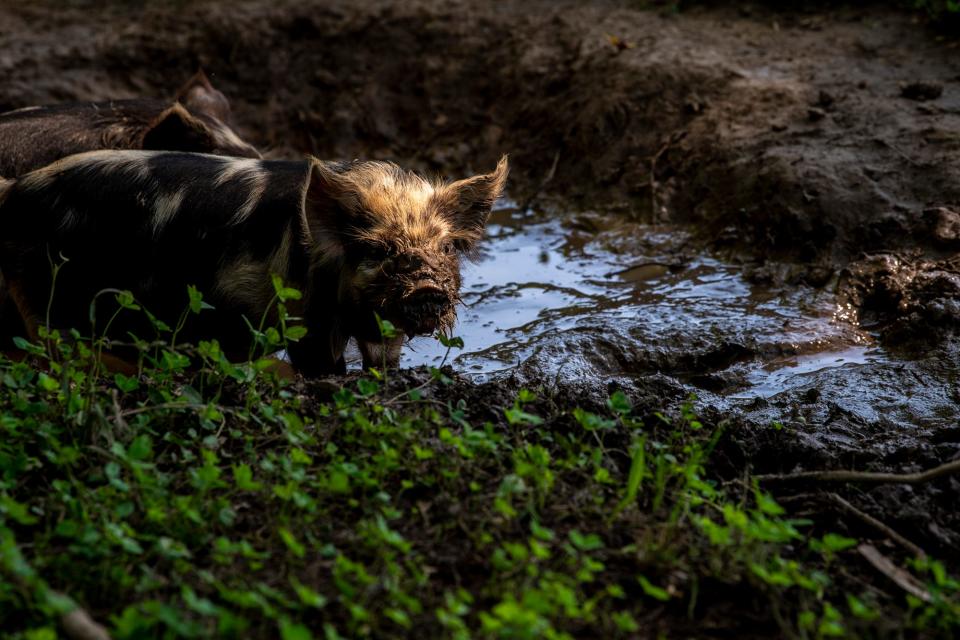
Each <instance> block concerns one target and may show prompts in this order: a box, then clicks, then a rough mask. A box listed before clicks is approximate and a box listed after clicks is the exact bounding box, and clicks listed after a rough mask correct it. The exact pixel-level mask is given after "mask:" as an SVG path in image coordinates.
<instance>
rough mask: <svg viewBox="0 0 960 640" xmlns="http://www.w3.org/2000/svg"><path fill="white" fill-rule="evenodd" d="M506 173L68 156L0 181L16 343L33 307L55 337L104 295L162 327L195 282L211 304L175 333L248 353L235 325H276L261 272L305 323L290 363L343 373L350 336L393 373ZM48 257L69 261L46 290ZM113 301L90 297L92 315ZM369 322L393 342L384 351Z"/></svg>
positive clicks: (468, 250) (445, 317)
mask: <svg viewBox="0 0 960 640" xmlns="http://www.w3.org/2000/svg"><path fill="white" fill-rule="evenodd" d="M506 179H507V160H506V157H504V158H503V159H502V160H501V161H500V163H499V164H498V165H497V167H496V169H495V170H494V171H493V172H491V173H488V174H483V175H478V176H474V177H472V178H467V179H464V180H459V181H456V182H452V183H444V182H437V181H431V180H426V179H424V178H422V177H420V176H418V175H416V174H413V173H411V172H408V171H405V170H403V169H401V168H399V167H397V166H396V165H393V164H390V163H386V162H359V161H358V162H350V163H328V162H321V161H319V160H317V159H315V158H309V159H307V160H304V161H265V160H247V159H238V158H225V157H216V156H211V155H201V154H192V153H174V152H146V151H139V152H138V151H98V152H91V153H86V154H80V155H76V156H70V157H67V158H64V159H63V160H60V161H59V162H56V163H54V164H52V165H50V166H48V167H45V168H43V169H40V170H38V171H34V172H31V173H28V174H26V175H24V176H22V177H21V178H19V179H18V180H16V181H9V182H6V183H4V185H3V186H0V201H2V204H0V271H2V274H3V277H4V278H5V279H6V281H7V283H8V286H9V288H10V292H11V297H12V298H13V300H14V301H15V302H16V305H17V308H18V310H19V313H20V315H21V317H22V318H23V320H24V321H25V324H26V327H27V329H28V333H30V334H31V337H34V336H35V335H36V332H37V327H38V326H39V325H40V323H41V322H45V321H46V318H47V317H48V314H49V318H50V323H51V325H52V326H53V327H55V328H59V329H67V328H77V329H79V330H80V331H81V332H82V333H84V334H88V335H89V334H91V333H96V332H98V331H100V330H102V329H103V327H102V324H98V325H96V326H94V327H91V326H90V320H89V317H90V315H89V310H90V303H91V300H92V299H94V297H95V296H96V295H97V293H98V292H100V291H102V290H104V289H106V288H115V289H122V290H129V291H131V292H133V294H134V296H135V297H136V298H137V300H138V301H139V302H140V303H141V304H142V305H144V306H145V307H146V308H147V309H149V310H150V311H151V312H152V313H153V314H155V315H156V316H157V317H159V318H161V319H162V320H164V321H166V322H167V323H168V324H170V325H171V326H173V325H174V324H175V323H176V320H177V318H178V316H179V314H180V313H181V312H182V311H183V309H184V308H185V307H186V305H187V302H188V299H187V287H188V285H195V286H196V287H197V288H198V289H200V290H201V291H202V292H203V293H204V294H205V296H206V300H207V301H208V302H210V303H211V304H212V305H213V307H214V308H213V309H212V310H209V311H205V312H203V313H201V314H200V315H198V316H195V317H193V318H192V319H191V323H189V324H188V325H187V326H185V327H184V329H183V331H182V332H181V334H180V337H181V340H186V341H194V342H195V341H197V340H199V339H209V338H217V339H218V340H219V341H220V344H221V345H222V347H223V349H224V351H225V352H226V353H227V355H228V356H229V357H231V358H235V359H236V358H243V357H245V356H246V354H247V352H248V348H249V345H250V339H251V336H250V331H249V327H248V324H247V321H249V322H250V323H252V324H253V325H254V326H257V325H258V324H259V323H260V320H261V318H265V319H266V322H267V323H268V324H269V323H274V322H276V321H277V318H276V316H275V311H276V307H275V305H274V304H273V303H274V296H275V292H274V287H273V284H272V276H273V275H274V274H275V275H279V276H280V277H281V278H282V279H283V281H284V282H286V283H287V284H288V285H289V286H292V287H295V288H297V289H299V290H301V291H302V292H303V297H302V299H300V300H291V301H290V302H289V303H288V307H289V311H290V313H291V314H292V315H294V316H298V317H300V318H302V319H303V324H304V326H305V328H306V330H307V331H306V335H305V336H303V337H302V338H301V339H300V340H299V341H297V342H294V343H291V344H290V345H289V349H288V350H289V354H290V357H291V361H292V363H293V366H294V368H295V369H297V370H299V371H300V372H301V373H303V374H305V375H320V374H326V373H335V372H339V371H343V370H344V368H345V366H344V358H343V353H344V349H345V347H346V344H347V341H348V340H349V339H350V338H351V337H352V338H355V339H356V340H357V343H358V344H359V346H360V350H361V352H362V354H363V359H364V364H365V366H368V367H369V366H380V365H382V364H383V363H384V362H386V364H387V365H389V366H396V365H397V364H398V363H399V359H400V349H401V346H402V343H403V340H404V337H405V336H415V335H424V334H432V333H434V332H437V331H445V330H448V329H449V328H450V327H451V326H452V325H453V323H454V321H455V319H456V306H457V304H458V302H459V299H460V266H461V260H462V259H463V258H465V257H468V256H470V255H471V254H472V253H473V252H475V251H476V247H477V243H478V242H479V241H480V239H481V238H482V236H483V233H484V227H485V225H486V221H487V218H488V216H489V214H490V210H491V207H492V205H493V203H494V201H495V200H496V198H497V197H498V196H499V195H500V193H501V191H502V190H503V188H504V184H505V182H506ZM50 256H63V257H65V258H67V259H68V260H69V261H68V262H66V263H64V264H63V266H62V268H61V269H60V270H59V272H58V273H57V278H56V286H55V287H54V283H53V280H52V276H51V269H50V262H49V261H50ZM51 294H52V295H51ZM48 304H49V308H48ZM115 308H116V307H115V306H114V307H113V308H110V300H109V296H100V297H99V298H98V303H97V307H96V314H95V318H109V317H111V315H112V313H113V311H114V310H115ZM377 315H379V316H380V318H383V319H386V320H389V321H390V322H391V323H393V324H394V325H395V326H396V327H397V328H398V329H399V334H400V335H398V336H396V337H394V338H391V339H390V340H388V341H386V342H384V340H383V339H382V337H381V334H380V330H379V326H378V323H377V320H376V316H377ZM245 318H246V319H247V321H245ZM111 322H112V324H111V331H110V335H111V336H113V337H118V338H126V337H127V336H128V335H129V334H130V333H132V334H134V335H137V336H141V337H151V336H152V331H151V327H150V324H148V323H147V322H146V318H145V317H144V315H143V314H140V313H128V312H123V313H121V314H120V315H119V316H117V318H116V319H115V320H112V321H111Z"/></svg>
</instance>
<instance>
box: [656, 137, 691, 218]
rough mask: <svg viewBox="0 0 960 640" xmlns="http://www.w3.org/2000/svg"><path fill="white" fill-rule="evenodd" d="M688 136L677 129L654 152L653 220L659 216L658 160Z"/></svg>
mask: <svg viewBox="0 0 960 640" xmlns="http://www.w3.org/2000/svg"><path fill="white" fill-rule="evenodd" d="M686 137H687V132H686V131H677V132H675V133H674V134H673V135H672V136H670V139H669V140H667V141H666V142H664V143H663V144H662V145H661V146H660V148H659V149H657V152H656V153H655V154H653V156H652V157H651V158H650V214H651V216H653V218H652V219H653V221H654V222H656V221H657V219H658V216H657V161H658V160H659V159H660V156H662V155H663V154H665V153H666V152H667V149H669V148H670V147H672V146H673V145H675V144H676V143H678V142H680V141H681V140H683V139H684V138H686Z"/></svg>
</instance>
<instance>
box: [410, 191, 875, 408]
mask: <svg viewBox="0 0 960 640" xmlns="http://www.w3.org/2000/svg"><path fill="white" fill-rule="evenodd" d="M687 244H688V236H687V234H686V232H684V231H683V230H682V229H679V228H670V227H654V226H645V225H639V224H635V223H630V222H625V221H622V220H619V219H610V218H608V217H603V216H591V215H583V214H578V215H568V216H562V215H561V216H557V215H555V214H554V215H551V216H550V217H543V216H538V215H536V214H533V213H530V212H524V211H519V210H517V209H516V208H509V207H508V208H503V209H500V210H498V211H496V212H495V213H494V216H493V219H492V220H491V224H490V226H489V228H488V239H487V241H486V244H485V247H484V254H483V257H482V258H481V259H480V260H479V261H478V262H477V263H476V264H468V265H465V267H464V287H463V291H464V296H463V298H464V303H465V307H464V308H463V309H461V311H460V320H459V323H458V326H457V328H456V331H455V333H456V335H458V336H460V337H461V338H462V339H463V341H464V344H465V348H464V349H463V350H462V351H460V350H456V349H455V350H453V351H452V352H451V353H449V354H447V353H446V351H447V350H446V349H445V348H444V347H442V346H441V345H440V344H439V343H437V342H436V341H434V340H432V339H429V338H421V339H417V340H414V341H413V342H412V343H411V344H410V345H409V346H408V347H407V348H406V349H405V351H404V357H403V364H404V365H405V366H415V365H421V364H428V365H438V364H440V363H441V362H443V361H444V358H445V357H446V362H449V363H452V364H453V365H454V366H456V368H457V369H458V370H460V371H463V372H466V373H468V374H471V375H473V376H474V377H476V378H478V379H487V378H490V377H493V376H496V375H498V374H503V373H507V372H510V371H511V370H512V369H514V368H515V367H517V366H518V365H521V364H523V365H524V366H525V367H527V368H528V370H529V368H531V367H532V368H533V370H534V371H539V372H540V373H541V374H542V375H543V376H545V377H546V378H549V377H552V376H555V375H560V374H562V373H567V374H574V375H591V374H592V375H597V374H599V375H631V374H649V373H658V372H659V373H664V374H667V375H672V376H675V377H677V378H679V379H682V380H683V381H685V382H688V383H690V384H692V385H694V386H697V387H703V388H705V389H708V390H710V391H713V392H717V393H720V394H723V395H727V396H729V397H730V398H731V399H736V398H749V397H757V396H760V397H768V396H772V395H775V394H777V393H779V392H781V391H784V390H787V389H790V388H793V387H797V386H800V385H802V384H804V383H805V382H806V381H807V380H808V379H809V378H810V377H811V376H813V375H815V374H816V373H817V372H820V371H822V370H825V369H830V368H838V367H857V366H861V365H864V364H867V363H870V362H878V361H883V360H884V359H885V358H886V355H885V354H884V353H883V352H882V350H880V349H879V348H878V347H877V346H876V345H875V344H874V341H873V339H872V338H871V336H869V335H868V334H866V333H864V332H862V331H860V330H858V329H856V328H854V327H853V326H851V325H850V324H849V323H847V322H845V321H843V320H842V319H838V318H837V314H836V312H837V309H836V303H835V300H834V298H833V296H832V295H831V294H829V293H823V292H818V291H815V290H813V289H807V288H798V289H792V290H789V291H782V290H773V289H767V288H764V287H760V286H757V285H754V284H751V283H749V282H747V281H746V280H745V279H744V278H743V276H742V269H741V268H740V267H739V266H738V265H734V264H728V263H724V262H722V261H720V260H718V259H716V258H714V257H711V256H710V255H707V254H705V253H703V252H698V251H695V250H692V249H688V248H687Z"/></svg>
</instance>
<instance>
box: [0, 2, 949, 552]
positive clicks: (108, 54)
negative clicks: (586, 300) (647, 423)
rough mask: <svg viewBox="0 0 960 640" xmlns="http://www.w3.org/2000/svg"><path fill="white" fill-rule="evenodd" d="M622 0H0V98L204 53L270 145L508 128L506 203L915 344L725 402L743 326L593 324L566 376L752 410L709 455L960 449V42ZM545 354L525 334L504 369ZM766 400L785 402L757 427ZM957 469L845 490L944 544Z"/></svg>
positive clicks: (436, 152)
mask: <svg viewBox="0 0 960 640" xmlns="http://www.w3.org/2000/svg"><path fill="white" fill-rule="evenodd" d="M635 4H636V3H632V2H626V1H624V2H612V1H610V2H608V1H603V0H597V1H595V2H590V3H577V2H572V1H571V2H567V1H551V0H531V1H520V0H505V1H503V2H496V3H478V2H465V1H455V2H441V1H440V0H421V1H410V2H406V1H405V2H397V1H393V0H364V1H361V2H349V1H347V0H332V1H330V2H323V3H319V2H293V1H290V0H272V1H269V2H268V1H264V0H244V1H241V2H235V3H216V2H200V3H182V4H180V3H178V4H175V5H170V4H166V3H164V4H161V3H149V2H143V3H140V2H138V3H123V2H116V3H108V4H104V3H94V2H83V1H80V2H72V3H70V4H67V5H63V4H61V3H49V4H48V3H43V2H40V3H30V4H25V3H13V2H4V3H2V4H0V74H2V77H3V81H2V82H0V110H6V109H13V108H18V107H23V106H30V105H34V104H44V103H50V102H60V101H67V100H104V99H109V98H124V97H139V96H145V95H150V96H164V95H168V94H169V93H170V92H171V91H173V90H174V89H175V88H176V87H177V86H179V85H180V84H181V83H182V82H183V80H184V79H185V78H187V77H189V75H190V74H192V73H193V71H195V69H196V68H197V67H198V66H202V67H203V68H204V69H205V70H206V71H207V72H208V74H209V75H210V76H211V77H212V78H213V81H214V83H215V84H216V85H217V86H218V88H220V89H221V90H223V91H224V92H225V93H226V94H227V95H228V96H229V98H230V99H231V101H232V104H233V107H234V116H235V119H236V124H237V126H238V129H239V130H240V131H241V132H242V133H243V134H244V135H245V136H246V137H247V138H248V139H249V140H250V141H251V142H253V143H254V144H256V145H258V146H259V147H261V148H263V149H265V150H267V155H268V156H271V157H296V156H298V155H300V154H302V153H312V154H315V155H317V156H319V157H321V158H353V157H364V158H388V159H394V160H397V161H398V162H401V163H402V164H404V165H405V166H409V167H412V168H415V169H419V170H421V171H427V172H441V173H444V174H447V175H455V174H462V173H464V172H467V171H479V170H484V169H488V168H490V167H492V166H493V164H494V163H495V161H496V159H497V158H498V157H499V156H500V154H502V153H510V154H511V157H512V164H513V172H512V182H511V186H510V191H511V194H510V195H511V196H512V198H513V199H514V200H516V201H517V202H519V203H524V204H532V205H533V207H534V208H545V209H550V208H551V207H564V208H570V207H572V208H576V209H581V210H587V211H597V212H602V213H605V214H610V215H614V216H619V217H624V218H629V219H632V220H636V221H643V222H650V223H670V224H683V225H690V227H689V228H690V229H691V231H692V232H693V237H694V238H695V242H696V243H698V244H699V245H702V246H708V247H710V248H711V249H713V250H717V251H720V252H722V253H724V254H726V255H732V256H736V259H737V260H740V261H742V262H743V263H744V264H745V266H746V272H747V273H748V274H750V277H751V278H752V279H754V280H756V281H768V282H774V283H776V284H778V285H785V286H812V287H814V288H818V289H822V290H833V288H834V287H839V292H840V294H841V298H840V300H841V302H842V304H846V305H849V309H848V311H849V312H850V319H851V320H852V321H854V322H856V323H860V324H863V325H867V327H868V329H870V330H875V331H876V332H877V334H878V335H879V336H880V339H881V340H882V341H884V342H885V343H889V344H890V345H893V346H895V345H904V344H906V345H908V346H907V347H904V348H907V349H908V352H906V356H905V357H904V359H903V360H902V361H897V362H896V363H894V364H892V365H891V364H871V365H867V366H865V367H863V368H860V369H858V370H857V372H856V373H855V374H850V373H849V372H846V373H844V372H839V371H835V370H831V371H828V372H823V373H819V374H817V375H816V376H815V377H813V378H811V380H810V382H809V384H808V385H806V386H805V387H804V388H800V389H796V390H792V391H790V392H788V393H783V394H779V395H777V396H774V397H772V398H769V399H763V398H757V399H755V400H754V401H752V402H751V403H748V404H746V405H743V404H739V405H735V404H733V403H731V402H729V401H728V400H726V399H724V398H723V397H720V396H719V395H714V394H712V393H711V389H712V388H713V387H711V386H710V384H716V380H717V376H716V375H715V373H716V372H714V371H713V370H712V369H711V367H712V368H715V369H717V370H718V371H719V370H720V369H725V368H727V367H728V366H729V365H731V363H733V364H735V362H734V360H735V359H736V358H732V359H731V358H728V357H727V356H725V355H724V354H725V353H727V352H728V351H729V352H730V353H734V354H738V353H739V351H738V349H739V347H738V344H737V343H731V344H729V345H727V346H726V347H723V348H720V349H718V348H716V347H715V346H714V345H695V346H691V347H690V348H686V347H687V346H686V345H680V349H681V350H684V349H685V350H686V351H687V353H683V354H679V355H678V354H673V355H672V356H671V358H672V359H671V358H663V359H662V362H661V361H660V360H657V362H653V359H655V358H660V357H661V356H660V355H659V353H658V352H657V351H656V349H653V350H646V349H631V347H630V345H629V343H628V342H629V341H628V340H627V339H626V338H625V339H624V340H620V339H619V338H618V334H617V333H616V332H613V334H612V336H611V337H610V338H609V339H608V340H607V341H606V342H605V343H604V344H603V345H601V346H602V349H600V351H602V352H603V354H604V355H603V357H604V361H605V362H607V363H613V364H611V365H610V367H609V370H607V371H601V372H600V373H598V372H597V369H596V368H595V367H594V368H586V369H584V370H583V372H584V373H585V377H583V378H581V379H580V380H575V381H569V380H568V381H567V382H565V383H564V384H567V385H569V387H570V389H571V394H572V396H573V397H594V398H596V397H602V396H603V395H604V394H606V393H607V392H608V391H609V390H610V389H612V388H615V387H617V386H624V387H625V388H628V389H629V390H630V391H631V392H632V394H633V395H634V396H635V397H639V398H644V399H646V400H648V401H649V403H651V405H652V404H653V403H661V402H663V401H664V400H665V399H681V398H683V397H686V395H687V394H688V393H690V392H691V391H695V392H697V393H698V394H699V395H700V396H701V400H702V401H703V403H704V405H705V406H706V407H708V409H707V410H709V411H716V412H718V413H717V417H718V418H719V416H720V415H724V416H732V418H731V419H732V420H733V421H734V422H735V423H737V424H739V425H741V426H742V427H743V429H741V430H740V431H739V432H738V434H739V435H737V437H736V438H734V439H733V440H732V441H731V443H730V445H729V447H730V448H729V451H727V452H726V455H728V456H729V457H730V459H731V460H732V461H738V463H739V464H741V465H754V467H755V470H757V471H771V472H774V471H788V470H792V469H795V468H816V467H821V466H851V467H864V466H871V467H874V468H885V469H897V470H907V469H916V468H919V467H925V466H931V465H933V464H936V463H939V462H943V461H945V460H948V459H950V458H952V457H955V456H956V455H958V454H960V438H958V436H957V435H956V426H955V425H956V419H957V417H958V409H957V407H958V406H960V397H958V395H957V391H956V385H955V376H956V367H957V363H958V360H960V358H958V354H960V348H958V346H957V344H956V340H955V339H954V338H953V337H952V336H953V332H954V327H955V326H956V319H957V317H958V313H960V312H958V306H957V304H956V302H955V301H956V293H957V292H958V289H960V285H957V282H958V277H960V276H958V273H960V266H958V264H957V262H956V260H955V259H954V258H952V256H953V255H954V254H955V252H956V251H957V249H958V248H960V231H958V229H960V160H958V155H957V152H958V151H960V60H958V59H957V56H956V43H952V42H944V41H941V40H938V39H936V38H934V37H933V36H932V35H931V34H930V33H929V32H928V31H926V30H925V28H924V27H923V25H922V24H919V23H917V22H916V20H915V19H914V18H913V16H912V14H905V13H901V12H898V11H896V10H893V9H890V8H882V7H879V8H857V9H849V8H847V9H837V10H823V11H815V12H786V13H784V12H772V11H769V10H767V9H764V8H761V7H755V6H752V5H743V6H740V7H736V8H726V7H720V8H702V9H696V8H695V9H691V10H689V11H684V12H682V13H680V14H671V13H666V12H658V11H641V10H637V9H636V6H635ZM553 167H555V171H554V170H552V168H553ZM838 277H839V284H837V278H838ZM584 339H586V340H593V337H591V336H587V337H586V338H584ZM561 346H562V345H561ZM721 346H723V345H721ZM557 348H560V347H557ZM897 348H900V347H897ZM725 349H726V350H725ZM637 353H639V354H640V355H637ZM650 353H653V355H652V356H651V355H649V354H650ZM737 357H739V356H737ZM717 361H719V362H720V364H719V365H715V364H711V363H714V362H717ZM671 362H679V363H680V364H678V365H676V367H674V368H682V369H683V370H684V371H685V372H687V373H691V376H688V377H687V378H682V377H680V376H678V375H675V374H677V372H676V371H672V370H670V366H673V365H670V364H669V363H671ZM663 363H667V364H663ZM704 369H706V371H704ZM688 370H689V371H688ZM693 373H696V374H698V375H700V379H701V380H704V379H709V380H712V382H711V383H710V384H703V383H699V384H698V383H697V381H696V380H695V379H693V377H692V374H693ZM601 374H602V375H601ZM539 376H540V371H539V370H537V364H536V363H535V362H534V363H530V364H528V365H526V366H521V367H520V368H519V369H518V370H517V371H516V372H515V373H514V374H512V375H511V376H509V377H506V378H504V379H501V380H500V381H499V382H498V383H497V384H500V385H506V386H510V385H513V386H519V385H522V384H525V383H528V382H529V381H530V380H531V379H537V378H538V377H539ZM691 380H693V384H691ZM721 382H722V381H721ZM463 384H464V385H466V386H465V387H464V388H465V389H468V390H469V393H470V394H474V391H475V390H474V389H473V387H469V385H468V383H466V382H464V383H463ZM477 397H483V396H482V394H477ZM710 407H712V408H710ZM774 421H777V422H780V423H783V424H784V425H785V427H786V430H785V431H778V432H776V433H773V432H771V431H770V430H769V429H766V430H765V428H766V427H767V426H768V425H770V424H771V423H772V422H774ZM731 464H734V463H733V462H732V463H731ZM958 491H960V485H958V484H957V482H956V481H954V480H950V479H946V480H942V481H938V483H935V484H934V485H933V486H932V487H930V488H927V489H920V490H917V491H916V492H907V491H905V490H902V489H897V488H880V489H875V490H871V491H869V492H865V493H864V495H862V496H860V497H859V499H860V500H861V502H860V504H871V505H874V506H875V507H876V509H877V510H879V511H881V512H883V513H884V514H885V515H886V516H888V517H889V522H890V524H891V525H893V526H895V527H897V526H900V527H903V528H904V529H905V530H907V531H911V532H914V533H915V536H916V537H917V541H918V542H919V543H921V544H923V545H924V546H925V547H927V548H929V549H930V550H931V551H941V552H944V553H946V554H947V556H948V557H953V556H951V555H950V554H951V553H952V554H954V556H955V554H956V549H957V548H960V547H958V545H960V521H957V519H956V518H955V517H954V516H952V515H950V510H949V509H946V508H944V505H945V504H947V503H949V501H950V500H955V498H956V496H957V493H958ZM905 502H909V503H910V509H903V508H901V505H902V504H903V503H905ZM923 513H927V514H929V513H934V514H936V515H935V517H934V519H933V520H930V519H929V518H928V519H923V518H922V517H921V516H922V514H923ZM951 550H952V551H951Z"/></svg>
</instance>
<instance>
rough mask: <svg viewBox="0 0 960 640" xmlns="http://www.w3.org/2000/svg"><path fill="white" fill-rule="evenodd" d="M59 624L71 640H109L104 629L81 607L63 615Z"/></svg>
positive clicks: (108, 635)
mask: <svg viewBox="0 0 960 640" xmlns="http://www.w3.org/2000/svg"><path fill="white" fill-rule="evenodd" d="M60 624H61V625H62V626H63V632H64V634H66V636H67V637H68V638H70V639H71V640H110V634H109V633H108V632H107V629H106V627H104V626H103V625H101V624H100V623H98V622H97V621H96V620H94V619H93V618H91V617H90V614H89V613H87V610H86V609H83V608H82V607H77V608H76V609H74V610H73V611H71V612H70V613H65V614H63V615H62V616H61V617H60Z"/></svg>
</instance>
